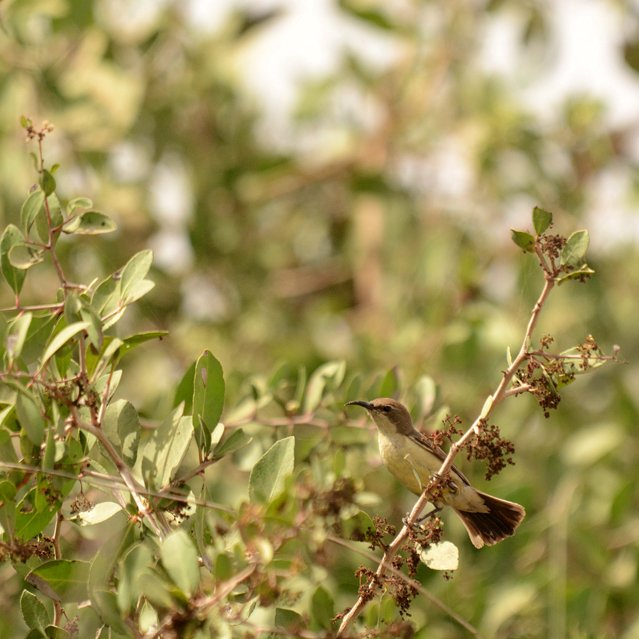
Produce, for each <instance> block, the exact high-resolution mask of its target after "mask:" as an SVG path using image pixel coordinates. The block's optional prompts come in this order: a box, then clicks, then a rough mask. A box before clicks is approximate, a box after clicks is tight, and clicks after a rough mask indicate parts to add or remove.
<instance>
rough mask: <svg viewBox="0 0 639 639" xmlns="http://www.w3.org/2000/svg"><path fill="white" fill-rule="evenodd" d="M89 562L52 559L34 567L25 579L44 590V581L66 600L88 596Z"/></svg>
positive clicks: (79, 599) (81, 599)
mask: <svg viewBox="0 0 639 639" xmlns="http://www.w3.org/2000/svg"><path fill="white" fill-rule="evenodd" d="M88 577H89V563H88V562H86V561H80V560H78V559H52V560H51V561H46V562H44V563H43V564H40V565H39V566H37V567H36V568H34V569H33V570H32V571H31V572H29V573H28V574H27V576H26V577H25V581H27V582H28V583H30V584H33V585H34V586H35V587H36V588H38V589H39V590H41V591H42V587H41V585H42V582H45V583H46V584H47V585H48V587H49V588H50V589H51V590H53V592H55V593H56V595H57V596H58V597H60V598H61V599H64V600H65V601H83V600H84V599H86V598H87V596H88V592H87V581H88ZM45 594H46V593H45Z"/></svg>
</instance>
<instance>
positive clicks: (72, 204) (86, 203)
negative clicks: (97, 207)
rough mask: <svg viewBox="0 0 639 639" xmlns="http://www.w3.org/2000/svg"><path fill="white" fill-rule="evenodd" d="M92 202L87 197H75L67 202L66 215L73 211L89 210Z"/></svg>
mask: <svg viewBox="0 0 639 639" xmlns="http://www.w3.org/2000/svg"><path fill="white" fill-rule="evenodd" d="M92 206H93V202H92V201H91V200H90V199H89V198H88V197H76V198H73V199H72V200H69V203H68V204H67V213H68V214H69V215H71V214H72V213H73V211H75V209H90V208H91V207H92Z"/></svg>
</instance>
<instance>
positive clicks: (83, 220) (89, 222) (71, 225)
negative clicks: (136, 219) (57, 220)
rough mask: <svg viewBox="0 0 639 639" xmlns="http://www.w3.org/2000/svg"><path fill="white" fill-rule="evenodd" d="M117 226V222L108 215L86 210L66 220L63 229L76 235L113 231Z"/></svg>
mask: <svg viewBox="0 0 639 639" xmlns="http://www.w3.org/2000/svg"><path fill="white" fill-rule="evenodd" d="M116 228H117V226H116V224H115V222H114V221H113V220H112V219H111V218H110V217H109V216H108V215H105V214H104V213H99V212H98V211H86V212H85V213H81V214H80V215H78V216H76V217H74V218H72V219H71V220H69V221H68V222H66V223H65V224H64V226H63V227H62V230H63V231H64V233H74V234H75V235H100V234H102V233H111V232H112V231H115V229H116Z"/></svg>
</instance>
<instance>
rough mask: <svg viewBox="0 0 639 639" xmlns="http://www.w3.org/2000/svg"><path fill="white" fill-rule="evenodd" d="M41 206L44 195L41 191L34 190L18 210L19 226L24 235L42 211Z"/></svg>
mask: <svg viewBox="0 0 639 639" xmlns="http://www.w3.org/2000/svg"><path fill="white" fill-rule="evenodd" d="M43 205H44V193H43V191H42V189H36V190H35V191H33V192H32V193H29V195H28V196H27V199H26V200H25V201H24V203H23V204H22V208H21V209H20V226H21V227H22V229H23V230H24V232H25V233H28V232H29V230H30V229H31V227H32V226H33V223H34V222H35V220H36V217H38V214H39V213H40V212H41V211H43V210H44V209H43Z"/></svg>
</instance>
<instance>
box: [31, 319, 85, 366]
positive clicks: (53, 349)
mask: <svg viewBox="0 0 639 639" xmlns="http://www.w3.org/2000/svg"><path fill="white" fill-rule="evenodd" d="M89 326H90V322H74V323H73V324H70V325H69V326H66V327H65V328H63V329H62V330H61V331H60V332H59V333H58V334H57V335H56V336H55V337H54V338H53V339H52V340H51V343H50V344H49V345H48V346H47V348H46V350H45V351H44V355H43V356H42V366H44V364H46V363H47V361H48V360H49V359H51V357H53V355H55V354H56V353H57V352H58V351H59V350H60V349H61V348H62V347H63V346H64V345H65V344H66V343H67V342H69V341H70V340H71V339H72V338H73V337H75V336H76V335H77V334H78V333H81V332H82V331H85V330H87V328H89Z"/></svg>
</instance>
